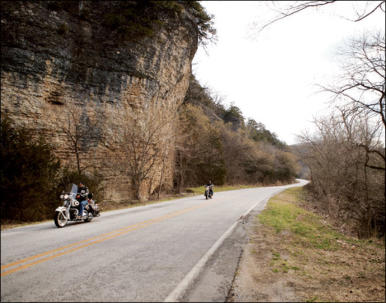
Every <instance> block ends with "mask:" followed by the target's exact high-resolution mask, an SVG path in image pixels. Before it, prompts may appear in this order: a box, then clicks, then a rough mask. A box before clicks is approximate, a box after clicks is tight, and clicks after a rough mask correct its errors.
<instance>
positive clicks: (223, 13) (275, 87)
mask: <svg viewBox="0 0 386 303" xmlns="http://www.w3.org/2000/svg"><path fill="white" fill-rule="evenodd" d="M282 3H283V2H282V1H280V5H281V6H282V5H283V4H282ZM358 3H359V4H358ZM364 3H365V2H358V1H341V2H339V3H336V4H331V5H328V6H325V7H324V8H321V9H319V10H316V11H315V10H309V11H303V12H301V13H299V14H296V15H294V16H291V17H289V18H285V19H283V20H281V21H279V22H277V23H274V24H272V25H271V26H270V27H268V28H266V29H265V30H264V31H262V32H261V33H260V34H258V33H257V30H256V28H257V25H256V23H258V24H262V23H263V22H264V21H265V20H268V19H269V17H273V16H275V15H276V13H275V12H273V11H272V10H270V9H269V7H272V1H202V2H201V4H202V5H203V6H204V8H205V9H206V11H207V12H208V13H209V14H213V15H214V26H215V28H216V29H217V43H216V44H212V45H209V46H208V47H207V49H206V51H205V50H204V49H203V48H202V47H200V48H199V49H198V51H197V53H196V55H195V57H194V60H193V73H194V74H195V76H196V78H197V79H198V80H199V82H200V83H201V85H203V86H206V87H208V88H210V89H211V90H212V91H213V92H214V93H215V94H217V95H219V96H221V97H222V98H223V100H224V104H225V105H226V106H229V104H231V103H233V104H234V105H236V106H238V107H239V108H240V109H241V111H242V112H243V114H244V116H245V118H253V119H255V120H256V121H257V122H262V123H263V124H264V125H265V126H266V128H267V129H269V130H270V131H272V132H274V133H276V135H277V136H278V138H279V139H280V140H282V141H285V142H286V143H287V144H294V143H296V142H297V141H296V135H297V134H300V133H301V132H302V131H303V130H305V129H312V127H313V125H312V123H311V121H312V119H313V117H314V116H318V115H321V114H323V113H326V112H327V111H328V105H327V103H326V101H328V98H329V97H328V95H325V94H321V93H317V91H318V88H317V87H316V85H315V84H317V83H319V84H328V83H329V82H331V81H333V80H332V79H333V77H334V76H335V75H336V74H337V73H338V72H339V68H338V60H337V56H336V50H337V48H338V47H340V46H341V45H342V43H343V41H344V40H345V39H347V38H349V37H352V36H353V35H358V34H361V33H363V32H364V31H374V30H376V29H380V30H382V31H383V32H384V31H385V26H384V21H385V20H384V18H385V15H384V13H383V14H382V13H377V14H373V15H372V16H371V17H369V18H366V19H365V20H364V21H361V22H357V23H354V22H350V21H348V20H345V19H344V18H342V17H340V16H346V17H350V16H351V17H354V16H355V11H354V10H353V8H358V5H363V4H364ZM268 6H269V7H268Z"/></svg>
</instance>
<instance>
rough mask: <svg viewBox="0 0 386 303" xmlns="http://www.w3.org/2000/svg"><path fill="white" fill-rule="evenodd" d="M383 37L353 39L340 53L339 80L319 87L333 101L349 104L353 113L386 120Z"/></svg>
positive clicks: (384, 121) (381, 35) (385, 123)
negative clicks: (340, 73) (340, 67)
mask: <svg viewBox="0 0 386 303" xmlns="http://www.w3.org/2000/svg"><path fill="white" fill-rule="evenodd" d="M385 50H386V48H385V35H384V34H381V33H377V34H374V35H372V36H365V35H364V36H362V37H361V38H359V39H352V40H351V41H350V43H349V45H348V47H347V48H346V50H344V51H341V55H342V56H344V57H343V59H345V60H344V61H343V65H342V70H343V74H342V75H340V81H339V82H338V83H337V84H335V85H333V86H322V88H323V89H324V90H325V91H327V92H330V93H332V94H333V96H334V100H336V101H340V100H343V102H344V103H345V104H350V105H351V107H352V110H353V111H354V112H358V111H361V112H367V113H368V114H370V115H375V116H378V118H379V119H380V120H381V121H382V123H383V125H384V126H386V120H385V108H386V106H385Z"/></svg>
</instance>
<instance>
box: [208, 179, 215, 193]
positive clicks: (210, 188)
mask: <svg viewBox="0 0 386 303" xmlns="http://www.w3.org/2000/svg"><path fill="white" fill-rule="evenodd" d="M206 186H209V193H210V195H211V196H213V186H214V185H213V183H212V181H211V180H209V182H208V184H207V185H206Z"/></svg>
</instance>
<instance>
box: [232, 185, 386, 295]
mask: <svg viewBox="0 0 386 303" xmlns="http://www.w3.org/2000/svg"><path fill="white" fill-rule="evenodd" d="M301 191H302V189H289V190H287V191H284V192H282V193H280V194H278V195H276V196H274V197H273V198H272V199H271V200H270V201H269V202H268V205H267V207H266V209H265V210H264V211H263V212H261V213H260V214H259V215H258V216H254V217H253V216H251V217H250V219H249V220H248V222H247V224H246V226H245V228H246V233H247V238H248V243H247V244H246V245H245V248H244V250H243V254H242V256H241V259H240V264H239V266H238V268H237V271H236V276H235V279H234V282H233V284H232V288H231V291H230V295H229V296H228V302H248V301H249V302H251V301H252V302H268V301H274V302H279V301H281V302H289V301H297V302H300V301H306V302H314V301H330V302H339V301H344V302H354V301H372V302H378V301H379V302H384V301H385V275H384V274H385V247H384V242H382V241H379V240H376V239H362V240H359V239H356V238H352V237H350V236H347V235H344V234H342V233H340V232H339V230H337V229H335V228H334V227H333V226H331V225H330V224H329V223H328V222H326V221H325V220H323V218H322V217H320V216H318V215H317V214H315V213H312V212H310V211H307V210H305V209H304V208H303V207H302V203H304V202H305V201H303V200H302V198H301V194H302V193H301ZM299 201H301V202H299Z"/></svg>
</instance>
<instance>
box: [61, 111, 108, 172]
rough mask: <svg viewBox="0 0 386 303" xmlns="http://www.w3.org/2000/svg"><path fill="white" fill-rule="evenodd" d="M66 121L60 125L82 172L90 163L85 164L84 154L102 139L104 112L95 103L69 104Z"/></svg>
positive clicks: (65, 113) (79, 170)
mask: <svg viewBox="0 0 386 303" xmlns="http://www.w3.org/2000/svg"><path fill="white" fill-rule="evenodd" d="M64 116H65V119H66V120H65V122H64V123H61V122H59V121H58V122H59V123H61V124H60V125H61V126H60V127H61V129H62V131H63V133H64V135H65V138H66V140H67V143H68V149H69V150H70V152H71V153H72V154H74V155H75V159H76V167H77V171H78V173H79V174H80V173H81V172H82V171H83V170H84V169H86V168H87V167H89V166H90V164H84V163H83V159H82V156H83V155H84V154H86V153H87V152H89V151H90V149H91V148H92V147H96V146H97V145H98V142H99V141H100V140H101V139H102V129H103V123H104V120H105V119H104V113H103V111H102V110H100V111H98V110H97V108H96V106H95V105H90V104H89V105H84V106H78V105H75V104H70V105H67V106H66V108H65V110H64Z"/></svg>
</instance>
